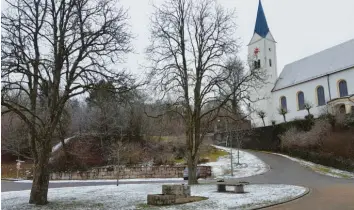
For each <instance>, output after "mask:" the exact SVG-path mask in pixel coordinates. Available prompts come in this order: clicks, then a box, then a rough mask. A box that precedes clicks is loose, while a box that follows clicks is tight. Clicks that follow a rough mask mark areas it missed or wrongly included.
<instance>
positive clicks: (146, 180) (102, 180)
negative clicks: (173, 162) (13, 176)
mask: <svg viewBox="0 0 354 210" xmlns="http://www.w3.org/2000/svg"><path fill="white" fill-rule="evenodd" d="M151 181H161V182H162V181H163V182H170V181H172V182H173V181H184V180H183V178H147V179H119V183H126V182H151ZM15 182H18V183H32V180H20V181H15ZM73 182H112V183H116V182H117V180H116V179H91V180H50V181H49V183H73Z"/></svg>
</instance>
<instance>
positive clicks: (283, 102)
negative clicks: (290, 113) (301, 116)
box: [280, 96, 288, 110]
mask: <svg viewBox="0 0 354 210" xmlns="http://www.w3.org/2000/svg"><path fill="white" fill-rule="evenodd" d="M280 108H281V109H284V110H288V107H287V105H286V97H285V96H282V97H280Z"/></svg>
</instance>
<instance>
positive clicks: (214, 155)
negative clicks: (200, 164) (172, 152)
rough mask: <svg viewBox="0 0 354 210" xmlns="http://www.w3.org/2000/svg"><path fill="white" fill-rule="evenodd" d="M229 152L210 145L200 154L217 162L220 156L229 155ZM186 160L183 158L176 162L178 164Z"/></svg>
mask: <svg viewBox="0 0 354 210" xmlns="http://www.w3.org/2000/svg"><path fill="white" fill-rule="evenodd" d="M228 154H229V153H227V152H226V151H224V150H221V149H216V148H214V147H209V148H208V149H207V151H205V152H203V153H202V154H201V155H200V159H201V160H202V159H208V160H209V161H208V162H216V161H217V160H218V159H219V158H220V157H223V156H226V155H228ZM185 162H186V161H185V160H184V159H183V158H181V159H176V160H175V163H178V164H183V163H185Z"/></svg>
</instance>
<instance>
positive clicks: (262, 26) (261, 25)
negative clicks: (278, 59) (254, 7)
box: [254, 0, 269, 38]
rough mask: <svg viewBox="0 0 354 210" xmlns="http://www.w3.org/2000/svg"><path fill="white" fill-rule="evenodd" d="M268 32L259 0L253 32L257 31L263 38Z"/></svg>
mask: <svg viewBox="0 0 354 210" xmlns="http://www.w3.org/2000/svg"><path fill="white" fill-rule="evenodd" d="M268 32H269V27H268V24H267V19H266V17H265V14H264V10H263V6H262V2H261V0H259V4H258V11H257V19H256V26H255V27H254V33H257V34H258V35H260V36H261V37H263V38H265V37H266V36H267V34H268Z"/></svg>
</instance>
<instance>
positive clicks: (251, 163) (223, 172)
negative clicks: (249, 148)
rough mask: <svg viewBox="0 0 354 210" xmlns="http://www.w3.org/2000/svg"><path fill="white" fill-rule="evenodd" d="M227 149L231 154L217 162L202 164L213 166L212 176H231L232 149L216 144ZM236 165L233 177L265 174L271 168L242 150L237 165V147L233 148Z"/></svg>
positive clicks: (234, 164)
mask: <svg viewBox="0 0 354 210" xmlns="http://www.w3.org/2000/svg"><path fill="white" fill-rule="evenodd" d="M214 147H216V148H218V149H221V150H225V151H226V152H228V153H229V155H227V156H224V157H220V158H219V160H218V161H216V162H210V163H205V164H202V165H205V166H211V167H212V176H213V177H215V178H231V160H230V154H231V149H230V148H228V147H220V146H214ZM232 158H233V166H234V169H233V171H234V176H233V177H232V178H243V177H248V176H253V175H257V174H263V173H265V172H267V171H268V170H269V166H268V165H267V164H265V163H264V162H263V161H262V160H261V159H259V158H257V157H256V156H254V155H252V154H250V153H248V152H245V151H242V150H240V165H237V149H232Z"/></svg>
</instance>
